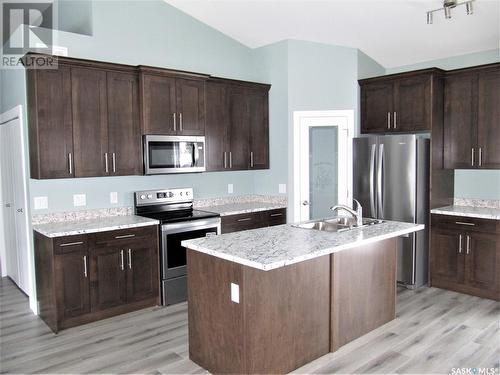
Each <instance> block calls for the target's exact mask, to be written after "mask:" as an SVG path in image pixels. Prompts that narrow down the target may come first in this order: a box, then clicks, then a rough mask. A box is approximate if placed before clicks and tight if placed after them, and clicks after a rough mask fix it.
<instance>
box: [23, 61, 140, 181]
mask: <svg viewBox="0 0 500 375" xmlns="http://www.w3.org/2000/svg"><path fill="white" fill-rule="evenodd" d="M27 87H28V113H29V119H28V122H29V129H30V132H29V133H30V134H29V135H30V137H29V138H30V166H31V177H32V178H38V179H42V178H70V177H98V176H112V175H133V174H142V154H141V129H140V119H139V91H138V90H139V86H138V75H137V73H136V70H135V69H134V68H132V67H126V66H122V65H119V64H107V63H99V62H93V61H86V60H78V59H67V58H58V67H57V69H28V70H27Z"/></svg>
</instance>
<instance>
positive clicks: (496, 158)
mask: <svg viewBox="0 0 500 375" xmlns="http://www.w3.org/2000/svg"><path fill="white" fill-rule="evenodd" d="M444 87H445V90H444V167H445V168H447V169H477V168H479V169H500V94H499V93H500V64H491V65H485V66H480V67H474V68H469V69H460V70H456V71H452V72H448V73H447V75H446V79H445V86H444Z"/></svg>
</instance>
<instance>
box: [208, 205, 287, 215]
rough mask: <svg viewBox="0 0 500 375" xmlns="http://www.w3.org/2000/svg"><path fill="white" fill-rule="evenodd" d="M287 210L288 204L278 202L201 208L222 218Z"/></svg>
mask: <svg viewBox="0 0 500 375" xmlns="http://www.w3.org/2000/svg"><path fill="white" fill-rule="evenodd" d="M278 208H286V203H279V202H278V203H277V202H239V203H238V202H235V203H228V204H219V205H215V206H206V207H203V208H200V209H201V210H203V211H209V212H214V213H216V214H220V216H229V215H238V214H247V213H250V212H259V211H267V210H275V209H278Z"/></svg>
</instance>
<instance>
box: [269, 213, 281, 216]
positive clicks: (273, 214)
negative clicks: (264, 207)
mask: <svg viewBox="0 0 500 375" xmlns="http://www.w3.org/2000/svg"><path fill="white" fill-rule="evenodd" d="M276 216H283V214H281V213H280V214H271V217H276Z"/></svg>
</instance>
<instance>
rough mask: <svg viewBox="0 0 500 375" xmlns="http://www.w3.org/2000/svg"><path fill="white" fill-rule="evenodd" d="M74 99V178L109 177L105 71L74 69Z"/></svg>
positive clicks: (72, 79) (72, 83)
mask: <svg viewBox="0 0 500 375" xmlns="http://www.w3.org/2000/svg"><path fill="white" fill-rule="evenodd" d="M71 97H72V114H73V144H74V150H75V157H74V159H75V176H76V177H92V176H106V175H108V174H109V166H110V164H109V161H110V160H109V155H108V123H107V114H108V111H107V100H106V99H107V98H106V72H104V71H100V70H95V69H83V68H71ZM106 156H108V158H107V160H106ZM106 167H107V168H106Z"/></svg>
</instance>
